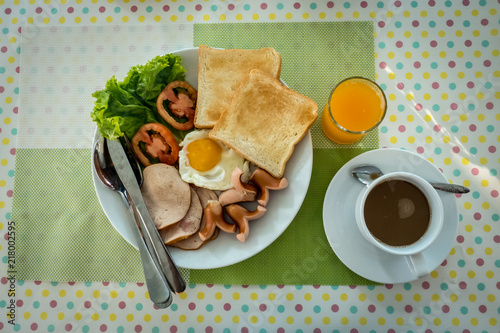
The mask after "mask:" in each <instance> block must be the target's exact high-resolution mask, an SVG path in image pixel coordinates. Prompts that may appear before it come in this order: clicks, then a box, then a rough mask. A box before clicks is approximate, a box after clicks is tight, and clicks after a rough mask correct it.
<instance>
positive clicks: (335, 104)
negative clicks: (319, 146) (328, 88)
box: [321, 77, 387, 144]
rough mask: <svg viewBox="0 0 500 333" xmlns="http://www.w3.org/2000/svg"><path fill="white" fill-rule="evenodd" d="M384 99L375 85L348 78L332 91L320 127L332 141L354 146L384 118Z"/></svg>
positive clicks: (385, 104) (385, 101)
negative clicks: (353, 144)
mask: <svg viewBox="0 0 500 333" xmlns="http://www.w3.org/2000/svg"><path fill="white" fill-rule="evenodd" d="M386 111H387V99H386V98H385V94H384V92H383V91H382V89H381V88H380V87H379V86H378V84H376V83H375V82H373V81H371V80H368V79H366V78H363V77H350V78H348V79H345V80H343V81H341V82H340V83H339V84H337V85H336V86H335V88H333V90H332V93H331V95H330V98H329V99H328V102H327V103H326V105H325V109H324V110H323V115H322V117H321V128H322V129H323V132H324V133H325V134H326V136H327V137H328V138H329V139H330V140H332V141H333V142H336V143H340V144H349V143H354V142H356V141H358V140H360V139H361V138H362V137H364V136H365V135H366V134H368V132H370V131H371V130H373V129H374V128H376V127H377V126H378V125H379V124H380V123H381V122H382V120H383V119H384V116H385V113H386Z"/></svg>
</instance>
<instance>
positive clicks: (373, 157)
mask: <svg viewBox="0 0 500 333" xmlns="http://www.w3.org/2000/svg"><path fill="white" fill-rule="evenodd" d="M362 164H373V165H376V166H377V167H379V168H380V169H381V170H382V172H383V173H389V172H396V171H404V172H410V173H413V174H416V175H418V176H421V177H422V178H424V179H427V180H428V181H435V182H442V183H448V180H447V179H446V177H445V176H444V175H443V174H442V173H441V171H439V169H438V168H436V167H435V166H434V165H433V164H432V163H430V162H429V161H427V160H426V159H425V158H423V157H421V156H420V155H417V154H415V153H411V152H409V151H405V150H400V149H377V150H372V151H369V152H366V153H363V154H361V155H359V156H356V157H355V158H353V159H352V160H350V161H349V162H347V163H346V164H345V165H344V166H343V167H342V168H341V169H340V170H339V171H338V172H337V174H336V175H335V177H333V179H332V181H331V182H330V185H329V186H328V190H327V192H326V195H325V200H324V203H323V225H324V228H325V233H326V236H327V238H328V242H329V243H330V246H331V247H332V249H333V251H334V252H335V254H336V255H337V257H338V258H339V259H340V260H341V261H342V262H343V263H344V264H345V265H346V266H347V267H349V269H351V270H352V271H353V272H355V273H356V274H358V275H360V276H362V277H364V278H366V279H369V280H372V281H375V282H380V283H403V282H409V281H413V280H416V279H417V278H418V277H417V276H416V274H415V272H414V271H413V270H412V269H410V267H411V266H409V263H408V261H407V257H405V256H398V255H393V254H389V253H386V252H384V251H382V250H380V249H378V248H377V247H375V246H374V245H372V244H370V243H368V242H367V241H366V240H365V238H364V237H363V235H362V234H361V232H360V231H359V229H358V227H357V225H356V221H355V218H354V206H355V203H356V199H357V197H358V195H359V193H360V191H361V190H362V189H363V187H364V186H365V185H363V184H361V183H360V182H358V181H357V180H356V179H355V178H354V177H352V175H351V171H352V169H353V168H354V167H356V166H359V165H362ZM437 192H438V193H439V196H440V197H441V200H442V203H443V209H444V225H443V230H442V232H441V234H440V236H439V238H438V239H437V240H436V242H434V244H432V245H431V246H430V247H429V248H427V249H426V250H425V251H424V252H423V255H424V258H425V261H426V263H427V264H428V265H429V268H430V269H435V268H436V267H438V266H439V265H440V264H441V263H442V262H443V261H444V259H445V258H446V257H447V256H448V254H449V252H450V250H451V249H452V247H453V244H454V242H455V238H456V234H457V228H458V208H457V203H456V198H455V194H453V193H447V192H443V191H437Z"/></svg>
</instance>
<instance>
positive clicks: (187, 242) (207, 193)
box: [170, 187, 219, 250]
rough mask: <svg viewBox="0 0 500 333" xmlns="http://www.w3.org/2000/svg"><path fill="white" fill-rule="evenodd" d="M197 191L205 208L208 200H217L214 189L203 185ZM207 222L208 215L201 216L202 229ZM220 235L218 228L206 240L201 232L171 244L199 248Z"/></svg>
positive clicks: (186, 247)
mask: <svg viewBox="0 0 500 333" xmlns="http://www.w3.org/2000/svg"><path fill="white" fill-rule="evenodd" d="M195 191H196V193H197V194H198V196H199V198H200V202H201V206H202V207H203V209H205V207H206V206H207V203H208V201H210V200H217V194H216V193H215V192H214V191H212V190H209V189H206V188H202V187H195ZM206 223H207V219H206V216H205V215H203V216H202V218H201V223H200V230H203V229H204V228H205V225H206ZM218 235H219V229H217V228H216V229H215V232H214V234H213V235H212V237H210V238H209V239H207V240H206V241H203V240H201V238H200V236H199V234H198V233H195V234H193V235H192V236H189V237H188V238H186V239H183V240H181V241H178V242H175V243H173V244H170V245H171V246H174V247H177V248H180V249H183V250H197V249H199V248H200V247H202V246H203V245H205V244H206V243H207V242H209V241H211V240H214V239H216V238H217V236H218Z"/></svg>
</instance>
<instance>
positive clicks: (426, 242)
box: [355, 172, 444, 277]
mask: <svg viewBox="0 0 500 333" xmlns="http://www.w3.org/2000/svg"><path fill="white" fill-rule="evenodd" d="M390 180H403V181H407V182H409V183H411V184H413V185H415V186H416V187H417V188H418V189H419V190H420V191H421V192H422V193H423V195H424V196H425V198H426V199H427V202H428V204H429V210H430V221H429V225H428V227H427V230H426V231H425V233H424V234H423V236H422V237H421V238H420V239H419V240H417V241H416V242H414V243H412V244H408V245H405V246H391V245H388V244H385V243H383V242H381V241H380V240H378V239H377V238H375V237H374V236H373V235H372V233H371V232H370V230H369V229H368V227H367V225H366V221H365V216H364V207H365V202H366V199H367V197H368V195H369V194H370V192H371V191H372V190H373V189H374V188H375V187H376V186H377V185H379V184H381V183H383V182H387V181H390ZM355 209H356V211H355V216H356V223H357V225H358V228H359V230H360V232H361V234H362V235H363V236H364V237H365V239H366V240H367V241H368V242H370V243H371V244H372V245H374V246H376V247H377V248H379V249H380V250H382V251H385V252H387V253H390V254H394V255H401V256H406V259H407V260H408V264H409V267H410V269H412V270H413V271H414V272H415V275H416V276H418V277H422V276H424V275H427V274H429V273H430V269H429V268H428V266H427V265H426V262H425V258H424V256H423V254H422V252H423V251H424V250H425V249H427V248H428V247H429V246H430V245H431V244H432V243H433V242H434V241H435V240H436V239H437V238H438V236H439V234H440V232H441V229H442V228H443V219H444V213H443V204H442V202H441V198H440V197H439V194H438V193H437V192H436V190H435V189H434V188H433V187H432V186H431V185H430V184H429V182H427V181H426V180H424V179H423V178H421V177H419V176H417V175H414V174H411V173H407V172H393V173H389V174H386V175H383V176H381V177H379V178H377V179H375V180H374V181H373V182H372V183H371V184H370V185H368V186H367V187H366V188H364V189H363V191H361V193H360V195H359V196H358V199H357V201H356V208H355Z"/></svg>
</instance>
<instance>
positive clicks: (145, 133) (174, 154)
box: [132, 123, 179, 166]
mask: <svg viewBox="0 0 500 333" xmlns="http://www.w3.org/2000/svg"><path fill="white" fill-rule="evenodd" d="M141 142H143V143H144V144H145V147H146V149H145V150H146V153H147V154H148V155H149V156H151V157H153V158H158V159H159V160H160V162H162V163H166V164H169V165H173V164H174V163H175V162H177V159H178V158H179V145H178V144H177V141H176V140H175V138H174V136H173V135H172V133H171V132H170V131H169V130H168V128H166V127H165V126H163V125H162V124H157V123H149V124H145V125H143V126H142V127H141V128H140V129H139V131H137V133H136V134H135V135H134V137H133V138H132V147H133V148H134V153H135V155H136V156H137V158H138V159H139V161H141V163H142V164H143V165H144V166H148V165H151V162H150V160H149V158H148V157H147V156H146V155H145V154H144V152H143V150H142V149H141Z"/></svg>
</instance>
